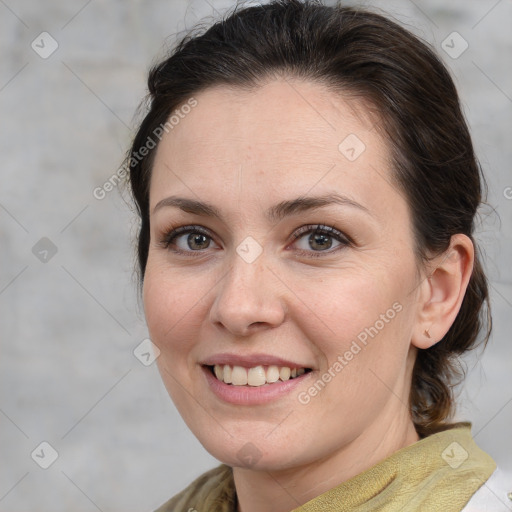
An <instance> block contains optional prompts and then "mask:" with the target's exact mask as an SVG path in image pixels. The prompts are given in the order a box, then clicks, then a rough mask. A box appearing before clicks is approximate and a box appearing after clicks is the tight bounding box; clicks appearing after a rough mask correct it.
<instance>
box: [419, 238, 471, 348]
mask: <svg viewBox="0 0 512 512" xmlns="http://www.w3.org/2000/svg"><path fill="white" fill-rule="evenodd" d="M474 259H475V250H474V247H473V242H472V241H471V239H470V238H469V237H467V236H466V235H463V234H460V233H459V234H456V235H453V236H452V238H451V241H450V246H449V247H448V249H447V250H446V251H445V252H444V253H443V254H441V255H439V256H438V257H436V258H435V259H434V260H432V261H431V262H430V263H429V269H430V273H429V275H428V276H426V277H424V279H423V281H422V282H421V284H420V286H419V294H418V299H419V300H418V304H417V307H418V310H417V319H416V325H415V326H414V329H413V335H412V339H411V343H412V344H413V345H414V346H415V347H417V348H421V349H426V348H429V347H431V346H432V345H435V344H436V343H437V342H438V341H440V340H441V339H442V338H443V337H444V336H445V334H446V333H447V332H448V330H449V329H450V327H451V326H452V324H453V322H454V321H455V318H456V317H457V314H458V312H459V310H460V306H461V304H462V300H463V299H464V295H465V293H466V289H467V287H468V283H469V279H470V277H471V273H472V272H473V262H474Z"/></svg>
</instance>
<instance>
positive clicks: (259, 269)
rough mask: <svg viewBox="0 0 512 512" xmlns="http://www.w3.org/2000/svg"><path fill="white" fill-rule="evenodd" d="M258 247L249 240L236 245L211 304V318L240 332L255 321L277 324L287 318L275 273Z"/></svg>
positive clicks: (235, 331)
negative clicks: (227, 268) (225, 273)
mask: <svg viewBox="0 0 512 512" xmlns="http://www.w3.org/2000/svg"><path fill="white" fill-rule="evenodd" d="M256 249H257V248H256V247H255V245H254V243H253V242H252V241H250V240H246V241H244V242H242V243H241V244H240V245H239V246H238V247H237V248H236V252H233V255H232V257H231V261H230V262H229V264H230V268H229V270H228V272H227V275H226V276H225V277H224V279H222V280H221V282H220V283H219V287H218V292H217V295H216V298H215V301H214V304H213V305H212V308H211V315H210V316H211V321H212V322H213V323H217V324H219V323H220V324H222V325H223V326H224V327H225V328H226V329H228V330H230V331H232V332H233V333H236V334H238V335H240V334H243V333H245V332H247V330H248V329H249V327H250V326H251V325H252V324H258V325H259V324H267V325H269V326H270V325H271V326H276V325H278V324H279V323H280V322H282V321H283V318H284V308H283V305H282V302H281V298H280V297H279V295H278V294H279V292H278V290H277V287H276V283H275V281H276V277H275V276H274V275H273V273H272V272H271V271H270V270H269V268H267V264H268V261H267V258H266V257H265V255H264V254H263V252H262V251H261V252H259V254H257V251H256Z"/></svg>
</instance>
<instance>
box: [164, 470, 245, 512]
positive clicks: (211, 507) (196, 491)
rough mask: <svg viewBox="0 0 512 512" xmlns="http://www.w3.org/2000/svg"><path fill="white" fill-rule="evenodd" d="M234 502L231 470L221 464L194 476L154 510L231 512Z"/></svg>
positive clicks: (165, 511) (170, 511) (168, 511)
mask: <svg viewBox="0 0 512 512" xmlns="http://www.w3.org/2000/svg"><path fill="white" fill-rule="evenodd" d="M235 504H236V494H235V484H234V481H233V471H232V469H231V468H230V467H229V466H226V465H225V464H221V465H220V466H217V467H216V468H213V469H211V470H210V471H207V472H206V473H203V474H202V475H201V476H200V477H198V478H196V479H195V480H194V481H193V482H192V483H191V484H190V485H189V486H188V487H186V488H185V489H184V490H183V491H181V492H180V493H178V494H176V496H174V497H173V498H171V499H170V500H169V501H167V502H165V503H164V504H163V505H162V506H161V507H159V508H158V509H157V510H155V512H197V511H202V510H208V511H211V512H232V511H234V510H236V508H235Z"/></svg>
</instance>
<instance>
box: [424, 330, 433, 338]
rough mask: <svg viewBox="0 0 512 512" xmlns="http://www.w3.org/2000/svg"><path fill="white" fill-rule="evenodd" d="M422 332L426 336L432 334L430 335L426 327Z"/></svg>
mask: <svg viewBox="0 0 512 512" xmlns="http://www.w3.org/2000/svg"><path fill="white" fill-rule="evenodd" d="M423 334H424V335H425V336H426V337H427V338H432V336H430V333H429V332H428V329H425V330H424V331H423Z"/></svg>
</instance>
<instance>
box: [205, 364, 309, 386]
mask: <svg viewBox="0 0 512 512" xmlns="http://www.w3.org/2000/svg"><path fill="white" fill-rule="evenodd" d="M203 366H204V367H205V368H207V369H208V371H209V372H210V373H211V374H212V375H213V376H214V377H215V378H216V379H217V380H218V381H220V382H223V383H224V384H227V385H230V386H237V387H238V386H240V387H262V386H271V385H273V384H276V383H282V382H287V381H289V380H293V379H296V378H298V377H301V376H302V375H304V374H306V373H309V372H311V371H312V369H311V368H303V367H289V366H276V365H257V366H253V367H251V368H247V367H245V366H238V365H230V364H215V365H203Z"/></svg>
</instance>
